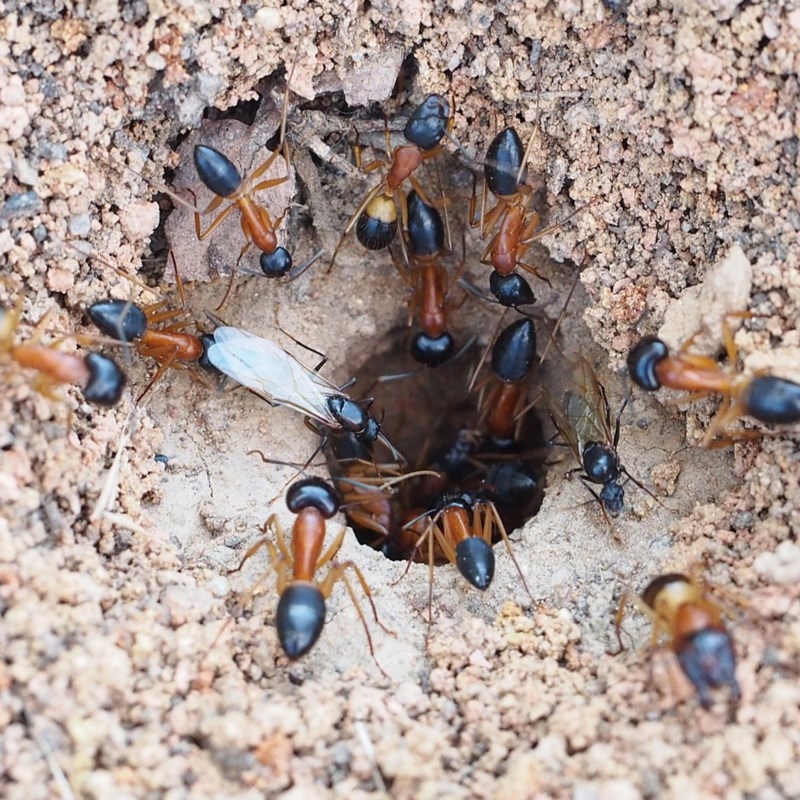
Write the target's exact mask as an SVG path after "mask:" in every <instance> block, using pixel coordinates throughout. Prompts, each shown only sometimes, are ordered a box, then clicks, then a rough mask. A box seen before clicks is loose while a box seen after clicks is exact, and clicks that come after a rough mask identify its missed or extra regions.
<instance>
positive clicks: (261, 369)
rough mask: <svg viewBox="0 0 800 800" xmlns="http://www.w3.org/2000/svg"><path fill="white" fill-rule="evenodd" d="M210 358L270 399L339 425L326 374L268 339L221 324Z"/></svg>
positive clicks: (332, 391) (229, 373)
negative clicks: (332, 409) (321, 373)
mask: <svg viewBox="0 0 800 800" xmlns="http://www.w3.org/2000/svg"><path fill="white" fill-rule="evenodd" d="M208 359H209V361H210V362H211V363H212V364H213V365H214V366H215V367H216V368H217V369H218V370H219V371H220V372H222V373H224V374H225V375H227V376H228V377H229V378H232V379H233V380H235V381H236V382H237V383H241V384H242V386H246V387H247V388H248V389H250V391H251V392H254V393H255V394H257V395H258V396H259V397H263V398H264V399H265V400H267V401H268V402H270V403H275V404H278V405H284V406H288V407H289V408H292V409H294V410H295V411H297V412H299V413H301V414H306V415H308V416H309V417H312V418H313V419H316V420H318V421H319V422H322V423H323V424H325V425H336V424H337V423H336V420H335V419H334V418H333V416H332V414H331V411H330V410H329V408H328V404H327V399H328V397H330V396H331V395H332V394H336V393H337V392H336V389H335V387H332V386H331V385H330V384H329V383H328V382H327V381H325V379H324V378H322V377H321V376H320V375H317V373H316V372H314V371H313V370H310V369H308V367H306V366H304V365H303V364H301V363H300V362H299V361H298V360H297V359H296V358H294V356H292V355H290V354H289V353H287V352H286V351H285V350H284V349H283V348H282V347H279V346H278V345H277V344H275V342H272V341H270V340H269V339H262V338H261V337H260V336H256V335H255V334H252V333H249V332H248V331H244V330H240V329H239V328H232V327H227V326H222V327H219V328H217V329H216V330H215V331H214V344H212V345H211V346H210V347H209V348H208Z"/></svg>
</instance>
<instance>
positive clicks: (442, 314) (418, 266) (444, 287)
mask: <svg viewBox="0 0 800 800" xmlns="http://www.w3.org/2000/svg"><path fill="white" fill-rule="evenodd" d="M407 208H408V256H409V266H410V271H411V274H410V275H406V272H405V269H404V268H402V267H400V266H398V271H399V272H400V274H401V276H402V277H403V280H405V281H406V282H407V283H409V284H410V286H411V288H412V290H413V295H412V297H411V302H410V304H409V311H410V315H412V316H413V315H414V313H415V312H416V315H417V317H418V319H419V325H420V327H421V328H422V330H421V331H420V332H419V333H417V334H415V336H414V338H413V340H412V342H411V356H412V357H413V358H414V360H415V361H418V362H420V363H421V364H425V365H426V366H429V367H436V366H439V365H440V364H443V363H444V362H445V361H447V360H448V359H449V358H450V357H451V356H452V354H453V349H454V347H455V340H454V339H453V336H452V334H451V333H450V332H449V331H448V330H447V327H448V326H447V316H448V308H447V297H448V294H449V293H450V290H451V289H452V287H453V286H454V285H455V283H456V282H457V281H458V279H459V278H460V276H461V271H462V269H463V267H464V258H463V257H462V259H461V262H460V263H459V264H458V265H457V266H456V269H455V272H454V275H453V277H452V279H449V280H448V275H447V271H446V270H445V268H444V266H443V265H442V263H441V258H442V256H443V255H445V254H447V253H448V252H449V249H448V248H446V247H445V226H444V223H443V221H442V216H441V214H439V212H438V211H437V210H436V208H435V207H434V206H432V205H430V204H429V203H426V202H425V201H424V200H423V199H422V198H421V197H420V195H419V194H417V192H416V190H415V189H412V190H411V191H410V192H409V193H408V198H407Z"/></svg>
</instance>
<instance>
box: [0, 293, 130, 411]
mask: <svg viewBox="0 0 800 800" xmlns="http://www.w3.org/2000/svg"><path fill="white" fill-rule="evenodd" d="M21 316H22V299H21V298H20V300H19V301H18V302H17V305H16V308H15V309H14V310H13V311H9V310H8V309H5V308H2V307H0V356H3V355H7V356H8V357H9V358H10V359H11V360H12V361H14V362H16V363H17V364H18V365H19V366H20V367H24V368H25V369H33V370H36V371H37V372H38V373H39V375H38V377H37V378H36V379H35V381H34V387H35V388H36V390H37V391H38V392H40V393H41V394H43V395H44V396H45V397H48V398H50V399H56V398H55V396H54V395H53V393H52V385H53V384H56V383H61V384H71V385H74V386H79V387H80V388H81V389H82V391H83V397H84V399H85V400H86V402H87V403H92V404H94V405H98V406H104V407H111V406H113V405H116V404H117V402H119V399H120V397H121V396H122V390H123V389H124V388H125V381H126V379H125V373H124V372H123V371H122V370H121V369H120V368H119V366H118V364H117V363H116V362H115V361H114V360H113V359H111V358H109V357H108V356H104V355H102V354H100V353H93V352H90V353H87V354H86V355H85V356H78V355H75V354H73V353H62V352H60V351H59V350H57V349H56V348H55V346H46V345H42V344H38V342H39V339H40V338H41V335H42V330H43V328H44V325H45V322H46V320H47V317H48V315H45V316H44V317H43V318H42V319H41V320H40V321H39V323H38V325H37V326H36V328H35V329H34V332H33V335H32V336H31V337H30V339H29V340H28V341H27V342H25V343H24V344H14V333H15V332H16V330H17V328H18V327H19V324H20V318H21Z"/></svg>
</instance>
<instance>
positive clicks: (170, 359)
mask: <svg viewBox="0 0 800 800" xmlns="http://www.w3.org/2000/svg"><path fill="white" fill-rule="evenodd" d="M163 305H164V303H163V302H158V303H155V304H154V305H151V306H145V307H144V308H140V307H139V306H137V305H135V304H134V303H132V302H130V301H129V300H104V301H101V302H99V303H93V304H92V305H91V306H89V308H88V309H87V310H86V313H87V314H88V315H89V319H91V321H92V322H93V323H94V324H95V325H96V326H97V328H98V329H99V330H100V331H101V332H102V333H104V334H105V335H106V336H109V337H111V338H112V339H115V340H117V341H119V342H125V343H132V344H133V345H134V346H135V348H136V351H137V352H138V353H139V354H140V355H142V356H146V357H148V358H153V359H155V360H156V362H158V370H157V371H156V373H155V375H154V376H153V377H152V378H151V380H150V382H149V383H148V385H147V387H146V388H145V390H144V391H143V392H142V393H141V395H139V397H138V399H137V402H141V400H142V398H143V397H144V396H145V395H146V394H147V393H148V392H149V391H150V389H151V388H152V387H153V386H154V385H155V384H156V383H157V382H158V380H159V379H160V378H161V376H162V375H163V374H164V372H165V371H166V370H167V369H169V368H170V367H174V368H178V369H183V368H185V366H186V364H188V363H192V362H196V361H197V362H199V361H200V359H201V358H202V357H203V355H204V353H205V349H204V346H203V341H202V340H201V338H200V337H199V336H196V335H195V334H192V333H187V332H186V331H185V330H184V328H185V327H186V325H187V324H188V322H187V321H186V320H185V319H176V318H178V317H181V316H182V315H183V312H182V311H175V310H161V309H162V308H163ZM170 320H174V321H173V322H172V323H171V324H170V325H167V326H166V327H164V328H160V329H155V328H154V327H153V326H155V325H160V324H162V323H164V322H168V321H170Z"/></svg>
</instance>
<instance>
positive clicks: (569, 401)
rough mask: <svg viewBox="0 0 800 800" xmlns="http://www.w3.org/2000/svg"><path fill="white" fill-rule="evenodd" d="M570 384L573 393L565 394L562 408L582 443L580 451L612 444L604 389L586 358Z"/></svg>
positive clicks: (581, 361) (612, 438)
mask: <svg viewBox="0 0 800 800" xmlns="http://www.w3.org/2000/svg"><path fill="white" fill-rule="evenodd" d="M573 383H574V387H575V390H574V391H570V392H568V393H567V395H566V398H565V402H564V408H565V412H566V416H567V418H568V419H569V421H570V423H571V425H572V427H573V428H574V429H575V436H576V438H577V439H578V441H579V442H580V443H581V451H582V450H583V446H584V445H585V444H586V443H587V442H601V443H609V444H610V443H611V442H613V441H614V434H613V432H612V430H611V414H610V411H609V408H608V400H607V398H606V390H605V389H604V388H603V385H602V384H601V383H600V381H598V380H597V376H596V375H595V374H594V370H593V369H592V365H591V364H590V363H589V362H588V361H587V360H586V359H585V358H581V360H580V364H579V366H578V368H577V369H576V371H575V375H574V378H573Z"/></svg>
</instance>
